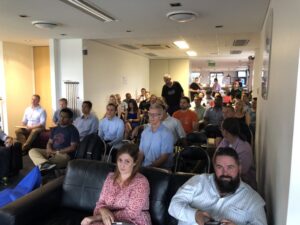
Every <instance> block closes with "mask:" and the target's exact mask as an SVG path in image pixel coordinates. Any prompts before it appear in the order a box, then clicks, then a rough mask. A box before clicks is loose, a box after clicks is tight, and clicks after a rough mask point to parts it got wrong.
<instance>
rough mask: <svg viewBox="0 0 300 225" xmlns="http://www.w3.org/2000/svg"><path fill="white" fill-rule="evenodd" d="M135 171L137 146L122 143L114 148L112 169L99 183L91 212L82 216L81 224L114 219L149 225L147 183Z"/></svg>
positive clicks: (97, 224)
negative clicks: (115, 163)
mask: <svg viewBox="0 0 300 225" xmlns="http://www.w3.org/2000/svg"><path fill="white" fill-rule="evenodd" d="M138 171H139V164H138V148H137V146H135V145H133V144H125V145H123V146H122V147H121V149H119V151H118V155H117V166H116V170H115V172H114V173H109V174H108V175H107V178H106V180H105V182H104V184H103V188H102V191H101V193H100V197H99V200H98V202H97V203H96V207H95V209H94V215H93V216H90V217H85V218H84V219H83V220H82V222H81V225H103V224H105V225H111V224H112V223H114V222H127V223H130V224H135V225H151V218H150V214H149V194H150V186H149V183H148V180H147V178H146V177H144V176H143V175H142V174H140V173H139V172H138Z"/></svg>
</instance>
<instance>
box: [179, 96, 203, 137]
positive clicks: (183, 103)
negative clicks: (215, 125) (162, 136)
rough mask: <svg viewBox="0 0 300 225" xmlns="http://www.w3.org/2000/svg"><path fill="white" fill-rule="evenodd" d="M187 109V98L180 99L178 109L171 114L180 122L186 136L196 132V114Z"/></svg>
mask: <svg viewBox="0 0 300 225" xmlns="http://www.w3.org/2000/svg"><path fill="white" fill-rule="evenodd" d="M189 108H190V99H189V98H188V97H181V99H180V109H179V110H177V111H175V112H174V113H173V117H174V118H176V119H178V120H179V121H180V122H181V125H182V127H183V129H184V131H185V133H186V134H189V133H191V132H193V131H197V130H198V117H197V114H196V113H195V112H194V111H192V110H190V109H189Z"/></svg>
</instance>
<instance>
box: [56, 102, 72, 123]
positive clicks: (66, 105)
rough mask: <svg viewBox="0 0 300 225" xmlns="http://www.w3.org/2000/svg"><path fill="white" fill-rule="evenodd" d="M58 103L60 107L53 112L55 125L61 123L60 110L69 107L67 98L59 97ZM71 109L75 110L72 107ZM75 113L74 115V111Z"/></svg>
mask: <svg viewBox="0 0 300 225" xmlns="http://www.w3.org/2000/svg"><path fill="white" fill-rule="evenodd" d="M58 104H59V108H58V109H57V110H55V112H54V114H53V118H52V121H53V123H54V124H55V125H58V123H59V115H60V110H62V109H66V108H68V100H67V99H66V98H61V99H59V101H58ZM68 109H70V108H68ZM70 110H71V111H73V110H72V109H70ZM73 115H74V113H73ZM74 116H75V115H74ZM73 119H74V118H73Z"/></svg>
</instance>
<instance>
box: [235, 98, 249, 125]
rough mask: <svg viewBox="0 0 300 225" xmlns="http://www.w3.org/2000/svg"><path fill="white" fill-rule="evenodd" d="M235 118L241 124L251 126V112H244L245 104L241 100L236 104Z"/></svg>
mask: <svg viewBox="0 0 300 225" xmlns="http://www.w3.org/2000/svg"><path fill="white" fill-rule="evenodd" d="M235 117H236V118H238V119H239V120H240V121H241V122H244V123H246V124H247V125H248V126H249V125H250V120H251V119H250V115H249V112H247V111H244V102H243V101H241V100H239V101H237V102H236V103H235Z"/></svg>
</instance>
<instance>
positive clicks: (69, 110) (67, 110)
mask: <svg viewBox="0 0 300 225" xmlns="http://www.w3.org/2000/svg"><path fill="white" fill-rule="evenodd" d="M60 113H66V114H67V115H68V118H69V119H72V118H73V112H72V110H71V109H68V108H64V109H62V110H60Z"/></svg>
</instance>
